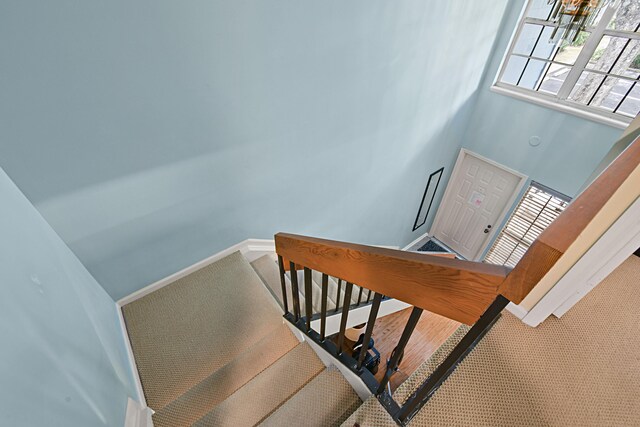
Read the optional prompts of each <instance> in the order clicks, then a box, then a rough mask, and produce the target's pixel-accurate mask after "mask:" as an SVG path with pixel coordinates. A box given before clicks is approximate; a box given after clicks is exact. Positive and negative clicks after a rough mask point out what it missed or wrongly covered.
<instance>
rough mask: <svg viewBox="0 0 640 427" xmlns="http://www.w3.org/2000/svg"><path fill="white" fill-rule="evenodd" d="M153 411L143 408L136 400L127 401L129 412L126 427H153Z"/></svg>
mask: <svg viewBox="0 0 640 427" xmlns="http://www.w3.org/2000/svg"><path fill="white" fill-rule="evenodd" d="M152 415H153V409H151V408H149V407H147V406H143V405H141V404H140V403H138V402H136V401H135V400H133V399H131V398H129V399H128V400H127V412H126V415H125V417H124V427H153V419H152V418H151V416H152Z"/></svg>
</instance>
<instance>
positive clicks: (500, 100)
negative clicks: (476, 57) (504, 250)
mask: <svg viewBox="0 0 640 427" xmlns="http://www.w3.org/2000/svg"><path fill="white" fill-rule="evenodd" d="M523 4H524V0H517V1H512V2H510V5H509V7H508V8H507V13H506V15H505V21H504V26H503V29H502V31H501V32H500V36H499V39H498V42H497V44H496V48H495V50H494V53H493V55H492V57H491V61H490V63H489V66H488V68H487V73H486V76H485V78H484V80H483V82H482V84H481V85H480V90H479V95H478V98H477V103H476V105H475V106H474V108H473V113H472V114H471V118H470V121H469V124H468V126H467V128H466V132H465V135H464V142H463V145H464V147H466V148H469V149H470V150H472V151H475V152H477V153H479V154H482V155H484V156H486V157H488V158H491V159H493V160H495V161H497V162H500V163H502V164H504V165H506V166H509V167H511V168H513V169H515V170H518V171H520V172H522V173H524V174H526V175H529V177H530V178H531V179H533V180H535V181H538V182H540V183H542V184H544V185H546V186H549V187H551V188H554V189H555V190H558V191H560V192H562V193H565V194H567V195H569V196H571V197H573V196H575V195H576V193H577V192H578V191H579V190H580V188H582V185H583V183H584V182H585V180H587V179H588V178H589V176H590V175H591V173H592V172H593V170H594V169H595V168H596V167H597V165H598V163H600V161H601V160H602V158H603V157H604V156H605V155H606V154H607V152H608V151H609V149H610V148H611V146H612V145H613V144H614V143H615V142H616V140H617V139H618V138H619V137H620V135H621V134H622V130H620V129H616V128H613V127H610V126H606V125H601V124H598V123H595V122H592V121H589V120H585V119H581V118H578V117H576V116H572V115H569V114H565V113H560V112H558V111H556V110H552V109H549V108H545V107H541V106H538V105H535V104H532V103H529V102H525V101H520V100H517V99H515V98H511V97H508V96H505V95H501V94H497V93H494V92H491V91H490V90H489V88H490V87H491V85H492V84H493V81H494V79H495V76H496V74H497V72H498V68H499V66H500V61H501V60H502V56H503V55H504V52H505V51H506V49H507V47H508V44H509V40H510V38H511V34H512V33H513V30H514V29H515V27H516V24H517V21H518V17H519V15H520V11H521V10H522V6H523ZM532 136H538V137H539V138H540V141H541V143H540V145H539V146H537V147H532V146H530V145H529V139H530V138H531V137H532Z"/></svg>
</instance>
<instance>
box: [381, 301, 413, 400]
mask: <svg viewBox="0 0 640 427" xmlns="http://www.w3.org/2000/svg"><path fill="white" fill-rule="evenodd" d="M421 314H422V309H421V308H418V307H413V310H412V311H411V316H409V320H407V324H406V325H405V327H404V330H403V331H402V336H400V341H398V345H397V346H396V348H395V351H394V353H393V356H392V357H391V360H390V361H389V366H388V367H387V372H385V374H384V377H383V378H382V381H380V386H379V387H378V391H376V396H379V395H381V394H382V393H384V391H385V388H386V387H387V383H388V382H389V378H390V377H391V374H393V372H394V371H395V370H396V368H397V367H398V361H399V360H400V358H401V357H402V354H403V353H404V348H405V347H406V345H407V342H409V338H411V334H412V333H413V330H414V329H415V327H416V325H417V324H418V320H420V315H421Z"/></svg>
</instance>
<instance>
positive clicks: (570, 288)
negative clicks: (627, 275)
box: [522, 198, 640, 326]
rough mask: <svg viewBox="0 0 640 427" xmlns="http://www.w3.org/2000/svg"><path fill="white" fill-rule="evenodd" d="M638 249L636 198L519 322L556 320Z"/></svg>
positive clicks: (639, 203)
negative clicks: (550, 317) (551, 317)
mask: <svg viewBox="0 0 640 427" xmlns="http://www.w3.org/2000/svg"><path fill="white" fill-rule="evenodd" d="M639 247H640V198H639V199H636V201H635V202H634V203H633V204H632V205H631V206H630V207H629V208H628V209H627V210H626V211H625V212H624V213H623V214H622V215H621V216H620V218H618V219H617V220H616V222H614V223H613V225H611V227H609V229H608V230H607V231H606V232H605V233H604V234H603V235H602V236H601V237H600V239H598V241H596V243H594V244H593V246H591V248H590V249H589V250H588V251H587V252H586V253H585V254H584V255H583V256H582V257H581V258H580V259H579V260H578V262H576V263H575V264H574V266H573V267H571V269H570V270H569V271H568V272H567V273H566V274H565V275H564V276H563V277H562V278H561V279H560V280H559V281H558V283H556V285H555V286H554V287H553V288H551V290H550V291H549V292H547V294H546V295H545V296H544V297H543V298H542V299H541V300H540V301H539V302H538V303H537V304H536V305H535V306H534V307H533V308H532V309H531V310H529V313H527V315H526V316H525V317H524V318H523V319H522V321H523V322H524V323H526V324H527V325H529V326H538V325H539V324H540V323H542V321H544V320H545V319H546V318H547V317H549V316H550V315H551V314H554V315H556V316H557V317H560V316H562V315H564V314H565V313H566V312H567V311H568V310H569V309H570V308H571V307H573V306H574V305H575V304H576V303H577V302H578V301H580V299H582V297H584V296H585V295H586V294H588V293H589V291H591V290H592V289H593V288H595V287H596V286H597V285H598V283H600V282H601V281H602V279H604V278H605V277H607V276H608V275H609V274H610V273H611V272H612V271H613V270H614V269H615V268H616V267H618V266H619V265H620V264H621V263H622V262H623V261H624V260H625V259H627V258H628V257H629V256H631V254H633V252H634V251H635V250H636V249H638V248H639Z"/></svg>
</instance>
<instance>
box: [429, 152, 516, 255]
mask: <svg viewBox="0 0 640 427" xmlns="http://www.w3.org/2000/svg"><path fill="white" fill-rule="evenodd" d="M467 156H471V157H475V158H476V159H478V160H482V161H483V162H485V163H488V164H490V165H491V166H495V167H497V168H498V169H501V170H503V171H505V172H507V173H509V174H511V175H513V176H515V177H516V178H518V180H519V181H518V183H517V184H516V187H515V188H514V190H513V193H512V194H511V196H510V197H509V199H508V200H507V203H506V204H505V207H504V209H503V210H502V212H500V215H499V216H498V218H497V219H496V221H495V224H499V225H500V227H493V230H491V231H490V232H489V234H488V236H487V237H486V240H485V243H484V244H483V245H482V246H481V247H480V248H479V249H478V251H477V252H476V253H475V254H474V256H473V258H472V259H470V261H480V256H481V255H482V254H484V252H485V250H486V249H487V247H488V246H489V244H490V243H491V242H493V240H494V239H495V237H496V235H497V233H498V230H500V231H502V227H501V226H502V225H503V224H504V221H505V218H506V217H507V215H508V214H509V213H510V212H511V211H512V210H513V207H514V205H515V204H516V202H517V201H518V197H519V196H520V194H522V190H523V188H524V186H525V184H526V183H527V182H528V180H529V177H528V176H527V175H525V174H523V173H520V172H518V171H516V170H514V169H511V168H509V167H507V166H505V165H502V164H500V163H498V162H496V161H494V160H491V159H487V158H486V157H483V156H481V155H480V154H478V153H474V152H473V151H471V150H467V149H466V148H461V149H460V153H458V158H457V159H456V164H455V166H454V167H453V171H452V172H451V175H450V177H449V181H448V182H447V188H446V189H445V191H444V196H443V197H442V201H441V202H440V205H439V206H438V211H437V212H436V217H435V219H434V220H433V224H432V225H431V229H430V230H429V235H430V236H435V234H436V232H437V231H438V230H439V227H441V226H442V212H443V209H442V207H443V206H447V203H451V201H452V200H453V193H452V185H451V184H453V183H454V182H455V180H456V178H457V174H458V173H459V172H460V168H461V167H462V163H463V162H464V159H465V158H466V157H467Z"/></svg>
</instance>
